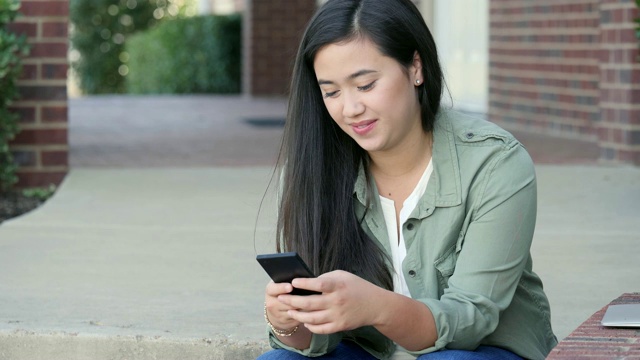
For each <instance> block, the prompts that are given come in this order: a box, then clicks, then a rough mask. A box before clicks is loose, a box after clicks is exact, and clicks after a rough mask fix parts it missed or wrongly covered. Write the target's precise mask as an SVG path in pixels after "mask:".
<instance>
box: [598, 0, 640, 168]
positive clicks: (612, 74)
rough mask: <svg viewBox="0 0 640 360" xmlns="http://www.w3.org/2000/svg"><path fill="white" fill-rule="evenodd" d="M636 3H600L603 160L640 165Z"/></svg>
mask: <svg viewBox="0 0 640 360" xmlns="http://www.w3.org/2000/svg"><path fill="white" fill-rule="evenodd" d="M638 16H639V14H638V9H637V7H636V4H635V3H634V1H633V0H601V2H600V41H601V43H600V44H601V45H600V48H601V50H600V51H601V53H600V55H601V56H600V59H601V62H600V122H599V123H598V125H597V130H598V145H599V146H600V150H601V158H603V159H605V160H609V161H616V162H625V163H633V164H635V165H640V62H639V61H640V58H639V51H638V39H637V38H636V36H635V26H636V24H635V23H634V21H633V20H634V19H635V18H637V17H638Z"/></svg>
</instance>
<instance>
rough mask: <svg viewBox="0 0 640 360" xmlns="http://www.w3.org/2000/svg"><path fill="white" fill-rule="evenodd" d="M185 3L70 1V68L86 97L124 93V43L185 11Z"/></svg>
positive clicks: (161, 0)
mask: <svg viewBox="0 0 640 360" xmlns="http://www.w3.org/2000/svg"><path fill="white" fill-rule="evenodd" d="M188 6H189V5H188V3H186V2H185V0H71V3H70V9H69V11H70V20H71V23H72V25H73V27H72V29H71V45H72V47H73V49H74V50H76V51H77V53H76V54H77V55H76V56H72V61H71V65H72V67H73V69H74V70H75V72H76V74H77V75H78V78H79V86H80V89H82V91H84V92H85V93H88V94H109V93H123V92H125V91H126V86H125V81H124V80H125V76H126V74H127V71H126V66H123V60H124V61H126V59H127V54H126V52H125V51H124V43H125V41H126V39H127V38H128V37H129V36H130V35H132V34H134V33H136V32H139V31H144V30H146V29H148V28H150V27H152V26H154V25H155V24H156V23H158V22H159V21H162V20H164V19H167V18H176V17H178V16H180V15H181V14H183V13H184V12H185V11H186V9H188Z"/></svg>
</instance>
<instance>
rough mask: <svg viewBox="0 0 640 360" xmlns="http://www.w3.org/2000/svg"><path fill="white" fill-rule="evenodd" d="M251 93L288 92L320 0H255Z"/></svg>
mask: <svg viewBox="0 0 640 360" xmlns="http://www.w3.org/2000/svg"><path fill="white" fill-rule="evenodd" d="M247 9H248V10H249V11H248V15H249V16H250V20H249V21H250V28H251V29H250V30H249V31H250V35H249V38H248V39H246V40H247V41H248V42H249V54H248V56H249V69H248V71H249V73H250V75H249V83H248V84H247V83H245V86H248V87H249V89H247V90H248V91H247V92H248V93H249V94H251V95H254V96H282V95H286V94H287V91H288V88H289V83H290V81H291V71H292V69H293V62H294V59H295V55H296V51H297V50H298V42H299V41H300V38H301V36H302V32H303V31H304V29H305V27H306V25H307V22H308V21H309V19H310V18H311V16H312V15H313V12H314V11H315V9H316V0H296V1H291V0H251V1H248V2H247Z"/></svg>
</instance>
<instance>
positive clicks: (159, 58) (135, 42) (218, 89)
mask: <svg viewBox="0 0 640 360" xmlns="http://www.w3.org/2000/svg"><path fill="white" fill-rule="evenodd" d="M241 28H242V21H241V16H240V15H239V14H233V15H228V16H217V15H208V16H198V17H192V18H185V19H176V20H171V21H166V22H163V23H162V24H160V25H158V26H157V27H155V28H153V29H151V30H149V31H146V32H144V33H139V34H136V35H135V36H133V37H131V38H130V39H129V40H127V46H126V49H127V53H128V55H129V56H128V57H129V60H128V62H127V65H128V71H129V74H128V76H127V87H128V89H129V91H130V92H131V93H147V94H148V93H178V94H179V93H237V92H240V82H241V79H240V77H241V76H240V74H241V59H240V54H241V52H240V50H241V49H240V48H241V44H242V41H241Z"/></svg>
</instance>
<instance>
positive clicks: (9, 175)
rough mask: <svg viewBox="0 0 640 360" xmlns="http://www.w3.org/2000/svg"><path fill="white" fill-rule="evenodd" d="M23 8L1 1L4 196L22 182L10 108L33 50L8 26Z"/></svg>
mask: <svg viewBox="0 0 640 360" xmlns="http://www.w3.org/2000/svg"><path fill="white" fill-rule="evenodd" d="M19 8H20V0H0V193H3V192H5V191H7V190H9V189H10V188H11V187H12V186H13V185H14V184H15V183H16V182H17V181H18V178H17V176H16V169H17V166H16V164H15V163H14V161H13V156H12V155H11V151H10V150H9V141H11V140H12V139H13V138H14V136H15V135H16V134H17V133H18V115H17V114H14V113H12V112H10V111H9V109H8V107H9V106H10V105H11V103H12V102H13V100H14V99H16V98H17V97H18V89H17V87H16V81H17V80H18V78H19V77H20V73H21V71H22V58H23V57H24V56H26V55H27V54H28V52H29V47H28V45H27V43H26V37H25V36H24V35H22V36H17V35H16V34H14V33H11V32H9V31H8V30H7V28H6V26H7V24H8V23H10V22H11V21H13V19H15V17H16V15H17V12H18V9H19Z"/></svg>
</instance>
